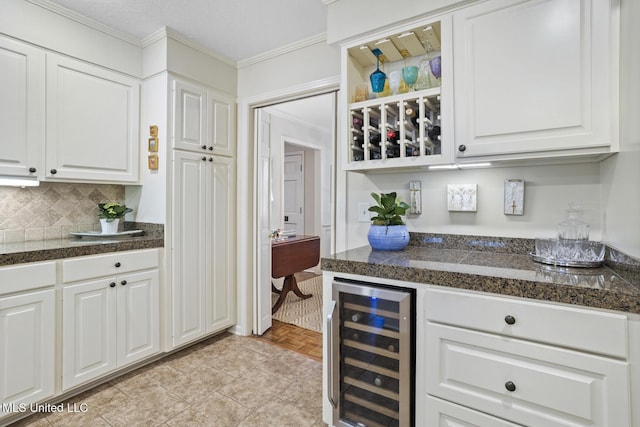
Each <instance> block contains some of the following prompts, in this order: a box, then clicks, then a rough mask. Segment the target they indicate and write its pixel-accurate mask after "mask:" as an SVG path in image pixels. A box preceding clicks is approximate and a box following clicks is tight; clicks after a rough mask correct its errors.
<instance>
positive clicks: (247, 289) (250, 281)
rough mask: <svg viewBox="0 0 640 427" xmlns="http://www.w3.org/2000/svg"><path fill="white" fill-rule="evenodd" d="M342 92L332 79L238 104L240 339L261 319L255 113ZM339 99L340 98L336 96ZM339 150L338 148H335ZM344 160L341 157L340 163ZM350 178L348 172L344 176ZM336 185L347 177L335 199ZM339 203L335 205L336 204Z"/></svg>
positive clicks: (248, 98) (333, 238)
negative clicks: (258, 304) (257, 312)
mask: <svg viewBox="0 0 640 427" xmlns="http://www.w3.org/2000/svg"><path fill="white" fill-rule="evenodd" d="M339 88H340V76H336V77H330V78H327V79H322V80H317V81H313V82H309V83H305V84H302V85H298V86H294V87H290V88H287V89H282V90H278V91H274V92H270V93H266V94H262V95H257V96H251V97H246V98H243V99H242V98H241V99H239V101H238V123H240V124H243V125H244V126H238V149H237V152H238V153H242V156H240V155H239V156H238V169H237V173H238V189H237V191H238V198H237V201H238V205H237V207H238V212H239V213H245V214H244V215H239V217H238V240H237V242H238V244H237V260H238V272H237V278H238V294H237V295H238V311H237V312H238V318H237V324H236V326H235V327H233V328H232V329H231V331H232V332H233V333H235V334H238V335H251V333H252V331H253V330H256V329H257V319H256V318H255V317H256V316H255V313H256V310H257V308H256V305H257V301H256V298H254V295H255V292H256V287H257V281H258V280H257V279H258V277H257V271H256V261H257V248H258V245H257V237H258V233H257V229H256V227H257V221H256V218H257V215H256V212H255V209H256V207H257V197H258V195H257V194H256V191H255V189H256V180H257V177H256V171H257V159H256V157H255V156H254V154H253V153H255V152H256V148H257V135H256V133H255V132H254V109H256V108H260V107H265V106H268V105H270V104H274V103H277V102H283V101H292V100H295V99H299V98H301V97H305V96H314V95H323V94H326V93H331V92H336V91H337V90H339ZM336 98H337V96H336ZM334 104H335V105H336V111H335V114H336V123H334V124H335V129H334V130H333V135H334V141H335V138H336V132H337V128H338V126H337V117H340V115H339V111H340V110H339V107H338V104H337V101H336V102H335V103H334ZM334 146H335V144H334ZM339 158H340V156H338V159H339ZM334 164H335V165H336V166H334V170H335V174H336V175H337V174H338V172H337V171H338V170H339V168H338V167H337V162H336V160H334ZM341 173H342V174H346V173H345V172H341ZM335 181H342V182H344V177H342V178H340V177H338V176H336V178H335V180H334V182H333V183H332V185H333V196H334V198H335V194H336V193H335ZM334 203H335V202H334ZM334 245H335V227H334V235H333V236H332V247H333V246H334Z"/></svg>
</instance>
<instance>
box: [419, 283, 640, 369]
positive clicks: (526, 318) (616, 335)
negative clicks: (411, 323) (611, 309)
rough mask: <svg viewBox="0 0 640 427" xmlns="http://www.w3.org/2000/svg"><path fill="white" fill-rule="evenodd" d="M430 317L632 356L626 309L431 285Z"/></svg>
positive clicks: (440, 320)
mask: <svg viewBox="0 0 640 427" xmlns="http://www.w3.org/2000/svg"><path fill="white" fill-rule="evenodd" d="M508 316H510V317H511V318H508ZM426 317H427V319H428V320H431V321H434V322H439V323H446V324H450V325H456V326H461V327H465V328H469V329H477V330H481V331H487V332H492V333H496V334H501V335H506V336H510V337H517V338H523V339H527V340H532V341H539V342H542V343H548V344H553V345H559V346H562V347H570V348H575V349H579V350H585V351H589V352H594V353H601V354H605V355H611V356H615V357H619V358H623V359H626V358H627V347H628V344H627V342H628V331H627V327H628V326H627V317H626V316H625V315H623V314H615V313H605V312H599V311H595V310H588V309H582V308H578V307H570V306H560V305H553V304H548V303H539V302H534V301H529V300H524V299H515V298H505V297H497V296H492V295H480V294H472V293H462V292H456V291H449V290H441V289H429V290H428V291H427V296H426ZM509 322H510V323H509Z"/></svg>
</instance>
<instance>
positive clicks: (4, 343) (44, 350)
mask: <svg viewBox="0 0 640 427" xmlns="http://www.w3.org/2000/svg"><path fill="white" fill-rule="evenodd" d="M55 281H56V265H55V262H42V263H34V264H22V265H17V266H10V267H3V268H0V284H1V285H2V286H0V404H1V406H0V418H1V417H3V416H5V415H10V414H12V413H15V412H19V410H20V407H21V406H20V405H26V407H28V406H29V404H31V403H33V402H37V401H40V400H43V399H45V398H48V397H51V396H53V394H54V392H55V289H54V287H53V285H55Z"/></svg>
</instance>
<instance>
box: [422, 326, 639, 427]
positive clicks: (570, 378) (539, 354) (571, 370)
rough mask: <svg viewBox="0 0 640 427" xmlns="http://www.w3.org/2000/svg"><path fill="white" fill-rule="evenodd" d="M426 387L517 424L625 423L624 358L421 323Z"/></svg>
mask: <svg viewBox="0 0 640 427" xmlns="http://www.w3.org/2000/svg"><path fill="white" fill-rule="evenodd" d="M426 334H427V338H426V342H427V352H426V353H427V363H428V364H429V365H430V366H432V367H433V369H434V370H435V371H436V372H435V373H434V375H429V376H428V377H427V378H426V381H427V393H428V394H430V395H433V396H437V397H440V398H443V399H446V400H449V401H451V402H454V403H458V404H460V405H463V406H467V407H470V408H473V409H476V410H479V411H482V412H485V413H490V414H493V415H495V416H497V417H500V418H504V419H506V420H510V421H512V422H516V423H523V424H525V425H540V426H542V425H543V426H549V427H551V426H577V425H589V426H628V425H630V424H629V421H630V416H629V407H630V406H629V405H630V403H629V399H630V398H629V392H628V390H629V380H628V378H629V366H628V363H626V362H622V361H618V360H614V359H607V358H604V357H601V356H595V355H590V354H586V353H579V352H576V351H572V350H566V349H560V348H556V347H550V346H547V345H542V344H536V343H531V342H527V341H522V340H518V339H513V338H507V339H505V337H501V336H498V335H493V334H487V333H483V332H476V331H470V330H467V329H461V328H456V327H452V326H445V325H439V324H434V323H427V330H426Z"/></svg>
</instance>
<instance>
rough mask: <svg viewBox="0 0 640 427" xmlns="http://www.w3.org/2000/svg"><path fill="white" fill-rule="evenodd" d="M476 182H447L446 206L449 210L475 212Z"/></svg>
mask: <svg viewBox="0 0 640 427" xmlns="http://www.w3.org/2000/svg"><path fill="white" fill-rule="evenodd" d="M477 198H478V184H448V185H447V208H448V209H449V211H459V212H476V211H477Z"/></svg>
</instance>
